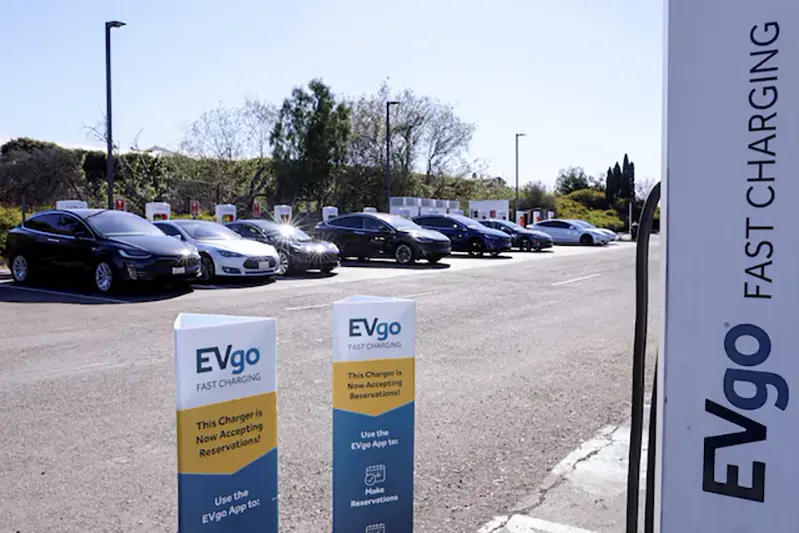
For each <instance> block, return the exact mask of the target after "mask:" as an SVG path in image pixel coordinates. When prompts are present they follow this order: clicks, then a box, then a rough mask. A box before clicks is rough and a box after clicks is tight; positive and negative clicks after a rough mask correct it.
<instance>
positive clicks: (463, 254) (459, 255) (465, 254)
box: [447, 252, 513, 259]
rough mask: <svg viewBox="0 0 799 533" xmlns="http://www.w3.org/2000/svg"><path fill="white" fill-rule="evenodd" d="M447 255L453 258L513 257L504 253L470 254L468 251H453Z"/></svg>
mask: <svg viewBox="0 0 799 533" xmlns="http://www.w3.org/2000/svg"><path fill="white" fill-rule="evenodd" d="M447 257H451V258H453V259H513V257H511V256H509V255H505V254H499V255H491V254H485V255H471V254H469V252H453V253H452V255H449V256H447Z"/></svg>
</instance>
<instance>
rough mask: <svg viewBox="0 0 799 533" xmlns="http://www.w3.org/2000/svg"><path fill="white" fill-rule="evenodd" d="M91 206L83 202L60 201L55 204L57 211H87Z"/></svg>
mask: <svg viewBox="0 0 799 533" xmlns="http://www.w3.org/2000/svg"><path fill="white" fill-rule="evenodd" d="M88 207H89V204H87V203H86V202H84V201H82V200H58V201H57V202H56V203H55V208H56V209H87V208H88Z"/></svg>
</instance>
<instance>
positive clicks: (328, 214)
mask: <svg viewBox="0 0 799 533" xmlns="http://www.w3.org/2000/svg"><path fill="white" fill-rule="evenodd" d="M337 216H338V207H335V206H332V205H328V206H325V207H323V208H322V220H329V219H331V218H336V217H337Z"/></svg>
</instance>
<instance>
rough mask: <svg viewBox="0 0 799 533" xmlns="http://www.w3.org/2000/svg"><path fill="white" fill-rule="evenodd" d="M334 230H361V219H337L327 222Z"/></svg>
mask: <svg viewBox="0 0 799 533" xmlns="http://www.w3.org/2000/svg"><path fill="white" fill-rule="evenodd" d="M328 225H330V226H332V227H334V228H347V229H363V218H362V217H339V218H337V219H335V220H331V221H329V222H328Z"/></svg>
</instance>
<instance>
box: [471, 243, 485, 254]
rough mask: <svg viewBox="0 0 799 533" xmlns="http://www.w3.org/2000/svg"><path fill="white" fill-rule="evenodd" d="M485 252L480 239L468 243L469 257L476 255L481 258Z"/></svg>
mask: <svg viewBox="0 0 799 533" xmlns="http://www.w3.org/2000/svg"><path fill="white" fill-rule="evenodd" d="M485 251H486V247H485V245H484V244H483V241H481V240H480V239H472V240H471V241H470V242H469V255H476V256H477V257H482V256H483V254H484V253H485Z"/></svg>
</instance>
